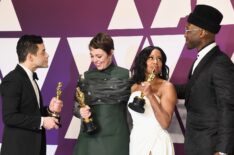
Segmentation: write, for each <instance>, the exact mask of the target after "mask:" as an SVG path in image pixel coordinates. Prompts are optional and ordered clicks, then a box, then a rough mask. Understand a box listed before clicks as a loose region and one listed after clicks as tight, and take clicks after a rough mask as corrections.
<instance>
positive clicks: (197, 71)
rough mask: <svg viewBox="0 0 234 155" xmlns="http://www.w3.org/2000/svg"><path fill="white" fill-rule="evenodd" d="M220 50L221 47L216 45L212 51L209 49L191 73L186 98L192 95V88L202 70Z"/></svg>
mask: <svg viewBox="0 0 234 155" xmlns="http://www.w3.org/2000/svg"><path fill="white" fill-rule="evenodd" d="M218 51H219V47H218V46H216V47H214V48H213V49H211V51H209V52H208V53H207V54H206V55H205V57H204V58H203V59H202V60H201V61H200V62H199V64H198V65H197V67H196V68H195V70H194V72H193V74H192V75H191V77H190V79H189V81H188V84H187V88H186V90H187V91H186V92H187V93H186V97H185V98H186V99H188V98H189V95H190V91H191V88H192V86H193V84H194V83H195V81H196V80H197V79H198V77H199V76H200V73H201V72H202V70H203V69H204V68H205V67H206V66H207V65H209V64H210V63H211V62H212V59H213V58H214V57H215V56H216V55H217V52H218Z"/></svg>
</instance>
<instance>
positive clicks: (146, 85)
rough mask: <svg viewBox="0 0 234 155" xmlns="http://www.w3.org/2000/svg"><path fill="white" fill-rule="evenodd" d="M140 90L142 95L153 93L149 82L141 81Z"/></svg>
mask: <svg viewBox="0 0 234 155" xmlns="http://www.w3.org/2000/svg"><path fill="white" fill-rule="evenodd" d="M141 92H142V93H143V95H144V96H147V97H148V96H149V95H152V94H153V90H152V87H151V85H150V83H149V82H142V83H141Z"/></svg>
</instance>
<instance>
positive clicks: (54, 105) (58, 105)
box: [49, 97, 63, 113]
mask: <svg viewBox="0 0 234 155" xmlns="http://www.w3.org/2000/svg"><path fill="white" fill-rule="evenodd" d="M62 107H63V101H61V100H58V99H57V98H56V97H53V98H52V99H51V101H50V105H49V109H50V111H52V112H56V113H60V112H61V110H62Z"/></svg>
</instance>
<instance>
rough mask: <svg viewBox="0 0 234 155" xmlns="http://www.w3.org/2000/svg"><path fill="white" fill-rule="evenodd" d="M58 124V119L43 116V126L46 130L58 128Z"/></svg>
mask: <svg viewBox="0 0 234 155" xmlns="http://www.w3.org/2000/svg"><path fill="white" fill-rule="evenodd" d="M58 124H59V121H58V119H56V118H54V117H43V127H44V128H45V129H47V130H50V129H58V128H59V126H58Z"/></svg>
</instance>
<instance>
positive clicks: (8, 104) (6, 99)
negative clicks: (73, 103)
mask: <svg viewBox="0 0 234 155" xmlns="http://www.w3.org/2000/svg"><path fill="white" fill-rule="evenodd" d="M0 93H1V96H2V103H3V105H2V115H3V122H4V131H3V140H2V148H1V155H45V154H46V141H45V140H46V138H45V130H44V129H40V123H41V116H45V115H47V113H46V110H45V108H46V107H43V105H42V98H41V94H40V107H41V108H39V106H38V102H37V98H36V94H35V91H34V89H33V86H32V84H31V82H30V79H29V77H28V75H27V73H26V72H25V71H24V70H23V68H22V67H21V66H19V65H17V66H16V68H15V69H14V70H13V71H11V72H10V73H9V74H8V75H7V76H5V77H4V78H3V80H2V83H1V86H0Z"/></svg>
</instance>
